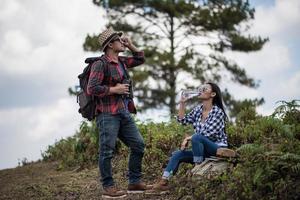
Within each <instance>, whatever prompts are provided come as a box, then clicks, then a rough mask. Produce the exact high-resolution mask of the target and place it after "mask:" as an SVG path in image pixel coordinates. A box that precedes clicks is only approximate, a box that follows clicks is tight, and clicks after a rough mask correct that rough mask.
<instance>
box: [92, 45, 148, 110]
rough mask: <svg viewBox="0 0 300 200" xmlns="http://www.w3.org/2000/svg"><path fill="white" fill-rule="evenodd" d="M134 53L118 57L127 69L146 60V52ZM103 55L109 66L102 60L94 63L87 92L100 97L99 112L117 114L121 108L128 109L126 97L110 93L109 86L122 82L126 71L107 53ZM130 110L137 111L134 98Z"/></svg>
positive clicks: (129, 105)
mask: <svg viewBox="0 0 300 200" xmlns="http://www.w3.org/2000/svg"><path fill="white" fill-rule="evenodd" d="M132 55H133V56H132V57H124V56H119V57H118V61H119V62H122V63H123V66H124V67H125V69H126V70H127V69H128V68H132V67H135V66H138V65H141V64H143V63H144V62H145V57H144V52H142V51H141V52H132ZM102 57H103V58H104V59H103V60H105V61H106V62H107V63H106V66H107V68H106V67H105V66H104V65H105V64H103V62H102V61H100V60H99V61H96V62H94V63H93V65H92V68H91V73H90V77H89V82H88V86H87V93H88V94H89V95H95V96H98V97H99V102H98V104H97V107H96V110H97V113H111V114H117V113H118V112H119V111H120V110H124V109H126V108H125V104H124V99H122V96H121V95H119V94H109V88H110V87H114V86H115V85H116V84H117V83H122V81H123V79H124V73H123V70H122V69H121V66H119V63H118V62H116V61H114V60H112V59H111V58H110V57H108V56H107V55H103V56H102ZM128 110H129V112H131V113H135V112H136V109H135V106H134V102H133V100H132V101H130V102H129V104H128Z"/></svg>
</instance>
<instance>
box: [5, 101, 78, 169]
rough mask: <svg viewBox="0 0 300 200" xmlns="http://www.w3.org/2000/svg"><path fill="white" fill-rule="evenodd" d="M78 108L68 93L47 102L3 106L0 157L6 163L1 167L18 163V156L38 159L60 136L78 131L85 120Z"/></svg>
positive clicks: (63, 136)
mask: <svg viewBox="0 0 300 200" xmlns="http://www.w3.org/2000/svg"><path fill="white" fill-rule="evenodd" d="M77 109H78V106H77V104H76V100H75V99H74V98H72V97H68V98H63V99H58V100H57V101H56V102H53V104H50V105H47V106H39V107H28V108H18V109H14V108H12V109H6V110H1V111H0V127H1V133H0V136H1V138H2V139H3V140H2V141H1V142H0V144H1V145H0V150H1V152H2V153H1V154H0V159H1V160H2V161H3V160H5V163H2V164H1V165H0V168H3V167H13V166H15V165H16V164H17V159H18V158H19V159H22V158H23V157H26V158H28V159H29V160H37V159H39V158H41V154H40V152H41V150H45V149H46V147H47V146H48V145H51V144H53V143H54V142H55V140H56V139H60V138H65V137H67V136H71V135H74V134H75V132H76V130H77V129H78V128H79V124H80V121H82V118H81V117H80V115H79V113H77ZM4 152H5V153H4ZM7 154H8V155H9V156H8V155H7ZM4 158H5V159H4Z"/></svg>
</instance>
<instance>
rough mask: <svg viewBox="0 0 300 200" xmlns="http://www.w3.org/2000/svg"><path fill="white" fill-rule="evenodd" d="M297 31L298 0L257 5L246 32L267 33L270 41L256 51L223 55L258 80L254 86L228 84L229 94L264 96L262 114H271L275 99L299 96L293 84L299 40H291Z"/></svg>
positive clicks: (296, 78)
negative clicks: (251, 25)
mask: <svg viewBox="0 0 300 200" xmlns="http://www.w3.org/2000/svg"><path fill="white" fill-rule="evenodd" d="M299 31H300V1H297V0H286V1H283V0H277V1H276V2H275V4H274V5H272V6H268V7H267V6H258V7H257V8H256V13H255V20H254V21H253V27H252V29H251V30H250V33H251V34H253V35H261V36H263V37H269V39H270V41H269V42H267V43H266V44H265V46H264V47H263V49H262V50H260V51H258V52H252V53H249V54H245V53H231V52H230V53H227V56H228V57H229V58H232V59H233V60H235V61H236V62H237V63H238V64H239V65H240V66H242V67H243V68H245V69H246V71H247V73H248V74H249V75H250V76H251V77H254V78H255V79H258V80H260V81H261V84H260V87H259V88H258V89H257V90H253V89H248V88H245V87H238V86H232V85H230V86H229V88H230V91H231V92H232V94H233V95H234V96H235V97H236V98H238V99H242V98H245V97H246V98H257V97H264V99H265V101H266V103H265V104H264V105H263V106H261V107H260V108H259V109H258V112H260V113H262V114H271V113H272V111H273V109H274V108H275V107H276V105H275V102H277V101H279V100H292V99H295V98H299V92H298V89H297V88H296V87H297V86H296V85H297V84H298V85H299V67H298V66H299V65H300V63H299V61H297V58H295V57H294V55H293V53H294V52H293V51H294V50H295V49H299V48H300V44H299V42H298V43H295V38H296V37H298V35H299V33H300V32H299ZM291 47H293V48H291ZM294 47H296V48H294ZM292 71H295V72H296V73H291V72H292ZM287 88H288V89H287Z"/></svg>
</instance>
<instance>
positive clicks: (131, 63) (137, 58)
mask: <svg viewBox="0 0 300 200" xmlns="http://www.w3.org/2000/svg"><path fill="white" fill-rule="evenodd" d="M122 40H123V44H124V45H125V46H126V47H127V48H128V49H129V50H130V51H131V52H132V57H126V58H125V57H124V58H125V59H124V62H125V63H126V66H127V67H128V68H131V67H136V66H138V65H141V64H143V63H144V62H145V56H144V52H143V51H140V50H139V49H138V48H137V47H136V46H135V45H134V44H133V43H132V41H131V39H130V38H128V37H123V38H122Z"/></svg>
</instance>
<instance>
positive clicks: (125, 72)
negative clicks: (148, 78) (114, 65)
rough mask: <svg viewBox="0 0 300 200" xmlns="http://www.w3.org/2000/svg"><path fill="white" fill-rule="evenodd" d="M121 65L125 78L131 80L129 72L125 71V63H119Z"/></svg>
mask: <svg viewBox="0 0 300 200" xmlns="http://www.w3.org/2000/svg"><path fill="white" fill-rule="evenodd" d="M119 63H120V66H121V68H122V71H123V73H124V78H125V79H128V80H130V76H129V74H128V72H127V70H126V69H125V66H124V63H123V62H122V61H119Z"/></svg>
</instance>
